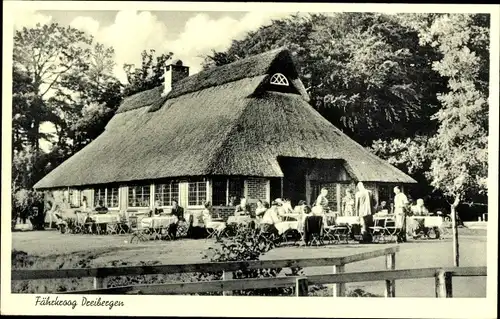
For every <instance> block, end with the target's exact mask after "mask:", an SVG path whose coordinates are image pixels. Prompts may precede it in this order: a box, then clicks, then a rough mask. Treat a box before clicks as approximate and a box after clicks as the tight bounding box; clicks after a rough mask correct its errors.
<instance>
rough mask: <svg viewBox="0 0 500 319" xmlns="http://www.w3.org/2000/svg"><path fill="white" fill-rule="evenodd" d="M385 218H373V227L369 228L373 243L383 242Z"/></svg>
mask: <svg viewBox="0 0 500 319" xmlns="http://www.w3.org/2000/svg"><path fill="white" fill-rule="evenodd" d="M386 220H387V219H386V218H374V220H373V226H371V227H370V230H371V233H372V238H373V242H374V243H379V242H383V241H384V228H385V221H386Z"/></svg>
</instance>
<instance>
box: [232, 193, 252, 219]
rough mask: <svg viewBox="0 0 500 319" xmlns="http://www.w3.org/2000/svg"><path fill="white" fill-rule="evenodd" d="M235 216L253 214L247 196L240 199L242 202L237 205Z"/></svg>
mask: <svg viewBox="0 0 500 319" xmlns="http://www.w3.org/2000/svg"><path fill="white" fill-rule="evenodd" d="M234 216H252V212H251V209H250V205H248V203H247V199H246V198H245V197H242V198H241V200H240V204H239V205H237V206H236V209H235V211H234ZM254 217H255V216H254Z"/></svg>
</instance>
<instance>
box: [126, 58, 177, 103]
mask: <svg viewBox="0 0 500 319" xmlns="http://www.w3.org/2000/svg"><path fill="white" fill-rule="evenodd" d="M155 55H156V51H155V50H149V52H148V51H146V50H144V51H143V52H142V54H141V58H142V63H141V67H140V68H136V67H135V66H134V65H133V64H125V65H124V66H123V70H124V71H125V73H126V74H127V80H128V83H129V84H128V85H127V86H126V87H125V93H124V94H125V96H129V95H133V94H135V93H137V92H141V91H145V90H149V89H152V88H155V87H157V86H160V85H162V84H163V75H164V73H165V67H166V66H167V61H168V60H170V59H171V58H172V55H173V53H172V52H168V53H163V54H160V55H158V56H155Z"/></svg>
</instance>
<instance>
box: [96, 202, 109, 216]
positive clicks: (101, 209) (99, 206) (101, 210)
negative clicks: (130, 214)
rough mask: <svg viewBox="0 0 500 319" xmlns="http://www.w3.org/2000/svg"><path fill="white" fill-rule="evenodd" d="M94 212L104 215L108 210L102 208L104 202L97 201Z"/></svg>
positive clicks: (104, 207)
mask: <svg viewBox="0 0 500 319" xmlns="http://www.w3.org/2000/svg"><path fill="white" fill-rule="evenodd" d="M95 211H96V212H98V213H99V214H106V213H107V212H108V208H107V207H106V206H104V202H103V201H102V199H100V200H99V202H98V204H97V206H96V208H95Z"/></svg>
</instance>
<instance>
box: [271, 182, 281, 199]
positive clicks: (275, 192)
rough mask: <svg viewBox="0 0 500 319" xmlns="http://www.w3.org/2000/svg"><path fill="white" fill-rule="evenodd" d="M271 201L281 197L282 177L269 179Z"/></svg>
mask: <svg viewBox="0 0 500 319" xmlns="http://www.w3.org/2000/svg"><path fill="white" fill-rule="evenodd" d="M269 188H270V193H271V194H270V195H271V201H273V200H275V199H276V198H281V196H282V193H281V178H271V179H270V181H269Z"/></svg>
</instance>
